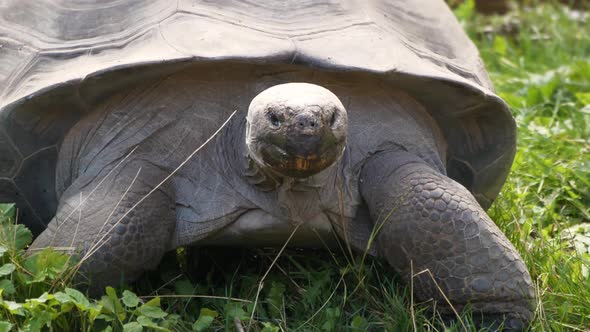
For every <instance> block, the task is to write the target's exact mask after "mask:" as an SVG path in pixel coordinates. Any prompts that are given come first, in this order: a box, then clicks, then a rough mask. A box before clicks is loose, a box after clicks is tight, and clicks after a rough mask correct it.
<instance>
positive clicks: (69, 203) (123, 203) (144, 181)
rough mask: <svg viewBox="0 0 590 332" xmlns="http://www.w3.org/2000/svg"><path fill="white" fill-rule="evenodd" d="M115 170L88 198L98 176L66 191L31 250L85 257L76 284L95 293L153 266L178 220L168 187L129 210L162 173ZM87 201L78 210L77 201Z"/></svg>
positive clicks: (132, 167) (136, 164)
mask: <svg viewBox="0 0 590 332" xmlns="http://www.w3.org/2000/svg"><path fill="white" fill-rule="evenodd" d="M119 167H120V171H118V172H116V175H114V176H113V175H111V176H110V177H108V178H107V179H106V180H105V181H104V182H103V183H102V184H101V185H100V186H99V187H98V188H97V189H96V190H95V192H94V193H93V194H92V195H90V192H91V191H92V190H93V189H94V188H96V187H97V185H98V183H99V182H100V180H101V179H102V177H99V179H98V180H95V181H92V182H90V183H88V182H87V181H85V180H87V179H85V178H84V177H82V178H79V179H77V180H76V181H75V182H74V183H73V184H72V186H70V188H69V189H68V190H67V191H66V192H65V193H64V195H63V197H62V200H61V204H60V207H59V210H58V214H57V215H56V217H55V218H53V220H52V221H51V223H50V224H49V225H48V228H47V229H46V230H45V231H44V232H43V233H41V235H40V236H39V237H38V238H37V239H35V241H34V242H33V244H32V245H31V249H32V250H35V249H39V248H44V247H47V246H55V247H61V248H63V247H66V248H67V247H73V248H75V250H76V255H77V257H78V258H79V259H83V262H82V264H81V268H80V273H78V277H77V278H76V280H77V281H78V282H81V283H82V284H85V285H86V286H88V285H90V289H89V290H90V292H91V293H93V294H99V293H100V292H102V291H104V287H105V286H109V285H111V286H117V285H120V284H121V282H126V281H132V280H135V279H137V278H138V277H139V276H140V275H141V274H142V273H143V272H145V271H146V270H150V269H153V268H155V267H156V266H157V265H158V264H159V262H160V259H161V258H162V256H163V255H164V253H165V252H166V251H167V250H168V249H169V244H170V242H171V237H172V234H173V231H174V225H175V222H176V214H175V211H174V200H173V191H172V190H171V188H170V185H168V184H164V185H163V186H162V187H160V188H159V189H158V190H156V191H154V192H153V193H152V194H151V195H149V196H147V198H146V199H145V200H143V201H142V202H141V203H140V204H139V205H138V206H137V207H136V208H135V209H133V210H131V208H132V207H133V206H134V205H135V204H136V203H137V202H138V201H139V200H140V199H142V198H143V197H144V196H146V194H147V193H148V192H149V191H150V190H151V189H152V188H153V187H154V186H155V185H156V184H157V183H156V182H155V181H158V179H161V178H163V176H165V174H162V172H161V171H160V170H159V169H157V168H155V167H152V166H150V165H149V164H147V163H146V162H143V161H130V162H128V163H127V164H124V165H120V166H119ZM140 168H141V170H140ZM138 172H139V173H138ZM136 175H137V177H136ZM87 197H88V200H87V201H86V202H84V204H82V206H81V208H78V206H79V201H80V198H81V199H82V200H84V199H86V198H87ZM72 212H73V213H72ZM68 216H69V217H68ZM105 216H110V217H109V218H105ZM123 216H125V217H124V218H122V217H123ZM107 219H108V222H106V223H105V220H107ZM89 253H92V254H91V255H87V254H89ZM85 256H88V257H85ZM80 286H83V285H80Z"/></svg>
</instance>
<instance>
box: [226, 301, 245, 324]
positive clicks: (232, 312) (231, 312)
mask: <svg viewBox="0 0 590 332" xmlns="http://www.w3.org/2000/svg"><path fill="white" fill-rule="evenodd" d="M224 309H225V317H228V318H230V319H232V320H233V319H234V317H238V318H239V319H240V320H242V321H243V320H249V319H250V316H249V315H248V314H247V313H246V312H245V311H244V309H243V306H242V304H240V303H235V302H234V303H228V304H226V305H225V308H224Z"/></svg>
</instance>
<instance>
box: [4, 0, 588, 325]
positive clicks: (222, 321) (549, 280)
mask: <svg viewBox="0 0 590 332" xmlns="http://www.w3.org/2000/svg"><path fill="white" fill-rule="evenodd" d="M469 5H470V2H469V1H467V2H466V3H465V5H463V6H461V7H459V8H458V9H457V11H456V13H457V16H458V17H459V19H460V20H461V21H462V23H463V24H464V27H465V29H466V30H467V32H468V33H469V35H470V36H471V38H472V39H473V40H474V42H475V43H476V44H477V46H478V47H479V49H480V52H481V55H482V58H483V59H484V62H485V63H486V66H487V69H488V71H489V73H490V76H491V79H492V81H493V82H494V84H495V87H496V89H497V92H498V93H499V95H500V96H502V97H503V98H504V99H505V100H506V101H507V102H508V103H509V104H510V106H511V107H512V110H513V114H514V116H515V118H516V120H517V124H518V130H519V142H518V153H517V155H516V160H515V163H514V166H513V169H512V173H511V175H510V177H509V179H508V182H507V183H506V185H505V186H504V188H503V190H502V193H501V195H500V196H499V198H498V199H497V200H496V202H495V203H494V205H493V206H492V208H491V209H490V211H489V213H490V215H491V217H492V218H493V219H494V220H495V221H496V222H497V223H498V224H499V225H500V227H501V228H502V230H503V231H504V232H505V233H506V234H507V236H508V237H509V238H510V239H511V241H512V242H513V243H514V244H515V246H516V247H517V249H518V250H519V252H520V253H521V255H522V257H523V258H524V260H525V262H526V264H527V266H528V268H529V270H530V272H531V275H532V277H533V279H534V280H535V284H536V287H537V291H538V295H539V305H538V310H537V313H536V319H535V321H534V322H533V325H532V326H531V329H532V330H534V331H572V330H581V331H584V330H590V305H589V304H588V303H589V302H588V301H589V299H590V277H589V276H588V270H590V248H589V246H588V244H589V243H590V227H586V228H585V227H584V226H585V225H590V126H589V124H590V33H589V31H590V17H589V15H588V14H586V13H580V12H572V11H571V10H569V9H568V8H567V7H562V6H559V5H542V6H537V7H535V8H534V9H523V8H515V9H514V10H513V11H511V12H510V13H508V14H507V15H504V16H489V17H484V16H480V15H478V14H476V13H474V12H473V9H472V7H470V6H469ZM4 210H7V206H1V205H0V211H4ZM2 215H5V217H2ZM10 215H11V212H10V211H5V212H4V214H2V213H0V219H4V221H3V222H2V223H1V224H0V225H2V228H1V229H0V230H1V231H0V240H2V241H1V242H2V243H0V244H1V245H2V246H0V249H1V250H2V251H3V252H2V255H0V263H1V264H0V288H2V289H3V290H2V291H1V292H2V293H0V294H1V296H2V300H0V321H4V322H0V331H3V330H8V329H10V326H12V327H14V328H16V327H18V328H20V329H23V330H31V331H35V330H38V329H40V328H41V327H42V326H48V325H47V324H50V326H51V328H52V329H53V330H67V329H69V330H102V329H103V328H105V329H106V330H108V329H109V328H112V329H114V330H126V331H139V330H141V329H142V327H143V328H146V329H161V330H166V329H170V330H175V331H203V330H225V331H234V330H239V328H240V327H243V328H245V329H247V328H248V327H250V329H251V330H253V331H264V332H271V331H287V330H289V331H367V330H375V331H381V330H388V331H408V330H414V329H416V330H419V331H436V330H438V331H441V330H444V329H445V328H444V327H443V326H442V325H441V322H440V319H439V318H438V317H436V316H432V314H430V313H428V312H427V311H425V310H424V307H423V306H421V305H420V304H416V303H414V302H413V299H412V297H411V296H410V291H409V287H408V286H403V285H402V284H401V283H400V282H399V280H398V277H397V276H396V275H395V274H394V273H392V272H391V270H389V269H388V268H387V267H386V266H385V265H384V264H382V263H381V262H380V261H376V260H371V259H367V260H364V261H363V263H360V262H359V259H358V258H357V259H355V258H354V257H349V256H347V255H345V254H342V253H338V252H334V253H331V252H326V251H320V250H318V251H313V250H297V249H287V250H286V251H285V252H284V253H283V254H282V255H280V256H279V257H278V258H277V253H278V252H279V249H257V250H242V249H239V248H217V249H203V250H200V251H199V252H198V253H195V252H192V251H190V250H188V249H186V248H185V249H180V250H178V251H177V252H175V253H171V254H169V255H168V256H167V257H166V258H165V259H164V260H163V263H162V264H161V266H160V268H159V269H158V270H157V271H154V272H151V273H148V274H147V275H145V276H144V277H143V278H142V279H141V280H139V282H138V283H137V284H135V285H134V286H133V289H128V290H122V289H121V290H114V289H109V290H107V291H106V292H105V295H104V296H103V297H102V298H101V299H99V300H88V299H86V297H85V296H84V295H83V294H81V293H79V292H75V291H74V290H72V289H70V288H67V286H68V285H69V283H68V280H67V279H65V278H64V275H67V274H66V273H65V272H64V271H67V270H68V269H69V268H70V267H69V266H70V265H71V264H72V263H71V262H69V261H68V260H66V259H64V257H63V256H61V255H60V254H58V253H56V252H53V251H50V250H49V251H46V252H44V255H45V256H43V257H44V259H36V260H34V259H33V258H30V257H25V256H24V255H23V248H24V246H25V245H26V243H28V242H29V241H30V238H29V237H30V236H29V235H27V232H26V230H24V229H22V228H19V227H15V226H10V224H9V223H8V221H7V220H6V219H8V216H10ZM2 248H4V249H2ZM9 283H10V284H9ZM10 286H12V289H11V288H10ZM136 294H146V297H137V295H136ZM156 295H157V296H158V297H154V296H156ZM236 317H237V318H236ZM463 319H464V320H465V321H467V322H468V321H469V320H470V317H469V313H464V316H463ZM447 328H448V329H449V330H451V331H453V330H457V331H461V330H462V328H461V326H460V325H457V324H455V325H454V326H450V327H447Z"/></svg>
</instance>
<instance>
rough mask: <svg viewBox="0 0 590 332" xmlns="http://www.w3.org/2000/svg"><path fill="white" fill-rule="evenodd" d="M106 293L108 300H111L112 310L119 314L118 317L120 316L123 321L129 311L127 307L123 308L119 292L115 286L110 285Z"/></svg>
mask: <svg viewBox="0 0 590 332" xmlns="http://www.w3.org/2000/svg"><path fill="white" fill-rule="evenodd" d="M106 293H107V296H108V299H107V302H110V304H111V305H112V308H111V310H112V311H113V312H114V313H115V314H116V315H117V318H119V320H120V321H123V320H124V319H125V318H126V317H127V312H126V311H125V308H123V305H122V304H121V301H119V297H117V292H116V291H115V289H114V288H113V287H110V286H109V287H107V288H106ZM105 307H106V305H105Z"/></svg>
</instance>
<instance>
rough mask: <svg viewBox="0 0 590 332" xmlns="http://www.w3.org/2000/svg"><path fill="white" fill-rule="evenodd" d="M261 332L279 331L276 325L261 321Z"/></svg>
mask: <svg viewBox="0 0 590 332" xmlns="http://www.w3.org/2000/svg"><path fill="white" fill-rule="evenodd" d="M262 326H263V328H262V332H279V331H280V329H279V327H278V326H275V325H274V324H272V323H268V322H264V323H262Z"/></svg>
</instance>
